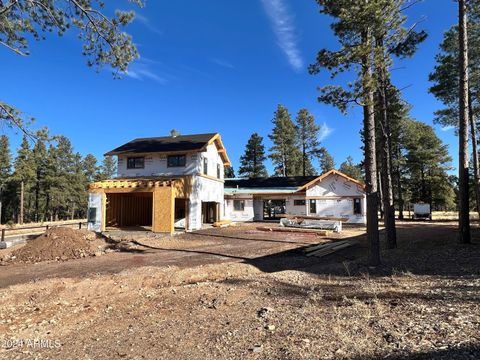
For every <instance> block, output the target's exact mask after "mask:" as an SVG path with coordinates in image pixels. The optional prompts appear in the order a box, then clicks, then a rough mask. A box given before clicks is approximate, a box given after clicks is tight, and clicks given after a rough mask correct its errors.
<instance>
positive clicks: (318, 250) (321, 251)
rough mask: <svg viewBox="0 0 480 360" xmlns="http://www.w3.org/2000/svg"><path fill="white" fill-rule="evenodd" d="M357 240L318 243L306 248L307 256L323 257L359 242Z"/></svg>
mask: <svg viewBox="0 0 480 360" xmlns="http://www.w3.org/2000/svg"><path fill="white" fill-rule="evenodd" d="M357 243H358V241H357V240H341V241H334V242H329V243H326V244H318V245H313V246H309V247H307V248H305V249H304V252H305V254H306V255H307V256H316V257H322V256H326V255H330V254H332V253H334V252H335V251H338V250H341V249H345V248H348V247H350V246H352V245H355V244H357Z"/></svg>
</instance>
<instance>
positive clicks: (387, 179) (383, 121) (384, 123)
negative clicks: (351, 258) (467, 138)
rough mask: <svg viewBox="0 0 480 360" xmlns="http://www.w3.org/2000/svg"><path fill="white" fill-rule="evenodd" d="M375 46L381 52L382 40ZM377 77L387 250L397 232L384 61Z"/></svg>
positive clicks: (381, 60)
mask: <svg viewBox="0 0 480 360" xmlns="http://www.w3.org/2000/svg"><path fill="white" fill-rule="evenodd" d="M377 46H378V47H379V49H380V50H381V51H382V52H383V40H382V39H379V40H378V41H377ZM377 77H378V82H379V87H378V95H379V97H380V106H381V110H380V121H379V123H380V131H381V133H380V146H381V148H380V161H381V164H382V166H381V167H380V171H381V182H380V183H381V190H382V200H383V211H384V213H385V215H384V222H385V233H386V238H387V245H388V248H389V249H394V248H396V247H397V230H396V228H395V207H394V204H393V185H392V169H391V152H392V151H391V150H392V149H391V145H390V124H389V121H388V113H387V79H386V74H385V59H380V65H379V66H378V71H377Z"/></svg>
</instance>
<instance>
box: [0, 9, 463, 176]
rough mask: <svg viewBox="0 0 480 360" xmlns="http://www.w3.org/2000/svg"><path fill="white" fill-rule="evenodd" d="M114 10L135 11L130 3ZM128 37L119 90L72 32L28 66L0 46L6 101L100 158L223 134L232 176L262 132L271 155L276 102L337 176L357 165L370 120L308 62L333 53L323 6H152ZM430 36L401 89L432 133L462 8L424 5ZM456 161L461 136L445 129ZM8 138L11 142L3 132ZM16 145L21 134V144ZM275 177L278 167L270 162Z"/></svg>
mask: <svg viewBox="0 0 480 360" xmlns="http://www.w3.org/2000/svg"><path fill="white" fill-rule="evenodd" d="M115 4H116V6H119V7H122V6H123V4H125V6H127V7H128V6H131V5H129V3H128V2H127V1H124V2H123V1H118V2H115ZM137 12H138V17H137V19H136V20H135V21H134V23H133V24H131V25H130V26H129V27H128V29H127V31H128V32H129V33H130V34H131V35H132V36H133V38H134V41H135V43H136V44H137V45H138V49H139V51H140V54H141V58H140V59H139V60H138V61H136V62H135V63H134V64H133V65H132V66H131V69H130V72H129V74H128V76H124V77H123V78H122V79H121V80H113V79H112V76H111V74H110V72H109V71H108V69H104V70H102V71H101V72H99V73H98V72H96V71H94V70H93V69H89V68H87V67H86V65H85V58H83V57H82V56H81V43H80V42H79V41H78V40H77V38H76V37H75V34H74V33H73V32H72V33H67V34H66V35H65V36H63V38H56V37H49V38H48V39H47V40H46V41H41V42H32V43H31V55H30V56H29V57H26V58H22V57H19V56H17V55H15V54H13V53H10V52H9V51H8V50H7V49H6V48H0V61H1V63H2V66H1V67H0V78H1V79H2V83H3V84H8V85H3V86H2V87H1V88H2V91H1V93H2V99H3V100H4V101H6V102H8V103H10V104H13V105H15V106H17V107H18V108H20V109H22V110H23V111H24V112H25V113H26V114H28V115H31V116H34V117H35V118H36V119H37V120H36V123H35V125H34V127H36V128H40V127H42V126H48V127H49V128H50V130H51V133H52V134H62V135H66V136H67V137H69V138H70V139H71V141H72V143H73V145H74V148H75V149H76V150H77V151H79V152H80V153H82V154H83V155H86V154H88V153H93V154H94V155H95V156H97V158H99V159H100V158H101V157H102V154H103V153H105V152H107V151H108V150H111V149H112V148H114V147H116V146H118V145H120V144H122V143H124V142H126V141H128V140H131V139H133V138H135V137H148V136H163V135H168V134H169V131H170V130H171V129H172V128H175V129H177V130H178V131H180V132H181V133H182V134H190V133H204V132H220V133H221V135H222V138H223V140H224V143H225V145H226V147H227V151H228V154H229V156H230V158H231V159H232V162H233V164H234V167H235V169H237V168H238V162H239V157H240V156H241V154H242V153H243V151H244V146H245V143H246V142H247V140H248V138H249V136H250V135H251V133H253V132H258V133H259V134H260V135H261V136H263V137H264V139H265V145H266V147H267V148H268V147H269V146H270V141H269V140H268V137H267V135H268V134H269V133H270V131H271V128H272V124H271V119H272V117H273V112H274V111H275V109H276V107H277V104H283V105H285V106H287V107H288V109H289V110H290V112H291V114H292V116H295V114H296V113H297V111H298V110H299V109H301V108H307V109H309V110H310V111H311V112H312V113H313V114H314V115H315V118H316V121H317V123H318V124H320V125H321V126H322V132H321V140H322V145H323V146H325V147H327V149H328V150H329V151H330V152H331V153H332V155H333V156H334V158H335V161H336V164H337V166H338V165H339V164H340V163H341V162H342V161H344V160H345V158H346V157H347V156H349V155H351V156H352V157H353V158H354V160H355V161H360V160H361V158H362V154H361V151H360V137H359V130H360V127H361V111H360V109H353V110H352V111H350V113H349V114H348V115H347V116H343V115H342V114H340V113H339V112H338V111H337V110H336V109H334V108H333V107H331V106H328V105H323V104H319V103H318V102H317V101H316V97H317V95H318V92H317V90H316V88H317V86H323V85H326V84H329V83H331V80H330V78H329V76H328V74H327V73H326V72H325V73H323V74H320V75H317V76H311V75H309V74H308V72H307V69H306V68H307V66H308V64H310V63H312V62H313V61H314V59H315V56H316V53H317V51H318V50H319V49H320V48H324V47H327V48H331V49H335V47H336V40H335V38H334V37H333V36H332V33H331V30H330V28H329V26H328V24H329V19H328V18H326V17H325V16H323V15H321V14H319V13H318V6H317V5H316V3H315V1H314V0H243V1H225V0H204V1H193V0H189V1H187V0H178V1H167V0H157V1H152V0H150V1H148V2H147V4H146V7H145V8H143V9H140V10H138V11H137ZM408 15H409V21H410V22H415V21H421V22H420V24H419V28H421V29H425V30H426V31H427V32H428V33H429V37H428V39H427V41H426V42H425V43H423V44H422V45H421V46H420V49H419V51H418V53H417V54H416V55H415V57H414V58H412V59H409V60H406V61H403V62H402V63H401V64H400V63H399V64H396V65H395V67H396V68H398V69H397V70H395V71H394V72H393V81H394V83H395V84H396V85H397V86H398V87H399V88H405V90H404V92H403V93H404V98H405V99H406V100H407V101H409V102H410V103H411V104H412V105H413V110H412V115H413V117H414V118H416V119H418V120H422V121H424V122H426V123H429V124H432V119H433V112H434V111H435V110H437V109H439V108H440V107H441V104H440V103H438V102H437V101H436V100H435V99H434V98H433V96H432V95H430V94H428V91H427V90H428V87H429V86H430V84H429V82H428V73H429V72H430V71H431V70H432V69H433V66H434V56H435V54H436V53H437V51H438V44H439V43H440V41H441V39H442V34H443V32H444V31H445V30H447V29H448V28H449V27H450V26H451V25H452V24H454V23H455V22H456V3H455V2H454V1H453V0H425V1H424V2H421V3H419V4H417V5H415V6H413V7H412V8H411V9H409V10H408ZM436 129H437V134H438V135H439V136H440V137H441V138H442V140H443V141H445V142H446V143H447V144H449V148H450V152H451V154H452V156H453V157H454V158H455V157H456V154H457V149H458V146H457V139H456V137H455V136H454V134H453V130H451V129H450V130H446V131H445V129H444V130H442V129H440V128H439V127H436ZM0 132H6V133H9V134H12V132H11V131H10V130H8V129H6V128H5V127H0ZM12 135H13V136H12V145H13V147H15V146H17V145H18V143H19V140H20V137H21V136H20V135H14V134H12ZM268 167H269V169H271V165H270V164H269V166H268Z"/></svg>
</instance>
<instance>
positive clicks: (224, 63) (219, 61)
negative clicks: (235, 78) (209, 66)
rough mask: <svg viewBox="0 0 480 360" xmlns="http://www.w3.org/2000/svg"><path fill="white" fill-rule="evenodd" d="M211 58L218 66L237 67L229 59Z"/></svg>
mask: <svg viewBox="0 0 480 360" xmlns="http://www.w3.org/2000/svg"><path fill="white" fill-rule="evenodd" d="M210 60H211V61H212V62H213V63H214V64H216V65H218V66H221V67H224V68H227V69H235V66H234V65H233V64H232V63H230V62H228V61H227V60H224V59H219V58H212V59H210Z"/></svg>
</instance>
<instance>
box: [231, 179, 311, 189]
mask: <svg viewBox="0 0 480 360" xmlns="http://www.w3.org/2000/svg"><path fill="white" fill-rule="evenodd" d="M316 178H318V176H287V177H268V178H249V179H225V188H237V187H238V188H251V189H252V188H279V189H280V188H282V189H285V188H293V189H297V188H299V187H301V186H303V185H305V184H307V183H309V182H311V181H312V180H315V179H316Z"/></svg>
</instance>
